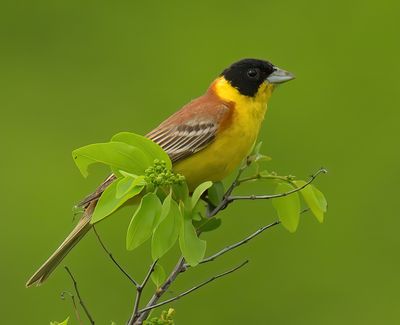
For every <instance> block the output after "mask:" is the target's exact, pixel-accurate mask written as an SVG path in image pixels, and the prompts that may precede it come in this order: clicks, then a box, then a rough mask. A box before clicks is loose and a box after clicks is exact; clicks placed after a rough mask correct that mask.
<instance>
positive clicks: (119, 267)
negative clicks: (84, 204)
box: [93, 225, 139, 288]
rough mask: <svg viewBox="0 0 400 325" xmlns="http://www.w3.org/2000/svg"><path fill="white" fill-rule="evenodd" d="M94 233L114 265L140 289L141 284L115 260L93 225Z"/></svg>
mask: <svg viewBox="0 0 400 325" xmlns="http://www.w3.org/2000/svg"><path fill="white" fill-rule="evenodd" d="M93 231H94V233H95V235H96V237H97V239H98V241H99V243H100V245H101V247H103V249H104V251H105V252H106V253H107V255H108V256H109V257H110V259H111V260H112V261H113V263H114V264H115V265H116V266H117V267H118V269H119V270H120V271H121V272H122V273H123V274H124V275H125V276H126V277H127V278H128V280H129V281H130V282H132V283H133V285H134V286H135V287H136V288H138V287H139V283H138V282H137V281H136V280H135V279H134V278H132V277H131V276H130V275H129V273H128V272H127V271H125V269H124V268H123V267H122V266H121V265H120V264H119V263H118V262H117V261H116V260H115V258H114V256H113V255H112V253H111V252H110V251H109V250H108V249H107V247H106V246H105V245H104V243H103V240H102V239H101V237H100V235H99V233H98V232H97V230H96V228H95V226H94V225H93Z"/></svg>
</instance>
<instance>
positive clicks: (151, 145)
mask: <svg viewBox="0 0 400 325" xmlns="http://www.w3.org/2000/svg"><path fill="white" fill-rule="evenodd" d="M111 141H117V142H124V143H127V144H129V145H131V146H133V147H136V148H138V149H140V150H141V151H143V152H144V153H145V154H146V156H147V157H149V159H150V164H153V162H154V160H155V159H159V160H164V161H165V162H166V163H167V168H168V169H171V168H172V163H171V159H170V158H169V156H168V154H167V153H166V152H165V151H164V150H163V149H162V148H161V147H160V146H159V145H158V144H157V143H155V142H153V141H152V140H150V139H148V138H146V137H144V136H141V135H139V134H135V133H130V132H120V133H118V134H116V135H114V136H113V137H112V139H111Z"/></svg>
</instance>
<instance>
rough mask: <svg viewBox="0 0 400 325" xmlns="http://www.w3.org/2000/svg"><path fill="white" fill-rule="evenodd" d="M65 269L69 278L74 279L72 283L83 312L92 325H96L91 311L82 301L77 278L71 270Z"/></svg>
mask: <svg viewBox="0 0 400 325" xmlns="http://www.w3.org/2000/svg"><path fill="white" fill-rule="evenodd" d="M64 268H65V270H66V271H67V272H68V274H69V276H70V277H71V279H72V283H73V284H74V288H75V292H76V295H77V296H78V299H79V304H80V305H81V306H82V308H83V310H84V312H85V314H86V316H87V318H88V319H89V322H90V324H92V325H94V320H93V318H92V316H91V315H90V313H89V310H88V309H87V308H86V305H85V303H84V302H83V300H82V298H81V295H80V293H79V290H78V283H77V282H76V281H75V278H74V276H73V275H72V273H71V271H70V270H69V268H68V267H67V266H65V267H64Z"/></svg>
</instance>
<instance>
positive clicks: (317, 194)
mask: <svg viewBox="0 0 400 325" xmlns="http://www.w3.org/2000/svg"><path fill="white" fill-rule="evenodd" d="M312 188H313V190H314V194H315V197H316V198H317V200H318V203H319V206H320V208H321V210H322V211H323V212H326V211H327V209H328V202H327V201H326V198H325V196H324V194H322V192H321V191H320V190H319V189H317V188H316V187H315V186H314V185H312Z"/></svg>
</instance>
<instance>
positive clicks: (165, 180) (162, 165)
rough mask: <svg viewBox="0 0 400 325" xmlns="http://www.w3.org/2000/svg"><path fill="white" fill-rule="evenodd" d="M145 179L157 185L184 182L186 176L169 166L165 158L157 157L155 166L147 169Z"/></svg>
mask: <svg viewBox="0 0 400 325" xmlns="http://www.w3.org/2000/svg"><path fill="white" fill-rule="evenodd" d="M144 177H145V181H146V182H147V183H148V184H153V185H155V186H163V185H173V184H182V183H183V182H184V181H185V177H184V176H183V175H180V174H175V173H174V172H172V171H171V170H169V169H168V168H167V164H166V162H165V161H164V160H159V159H155V160H154V164H153V166H151V167H149V168H147V169H146V170H145V176H144Z"/></svg>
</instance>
